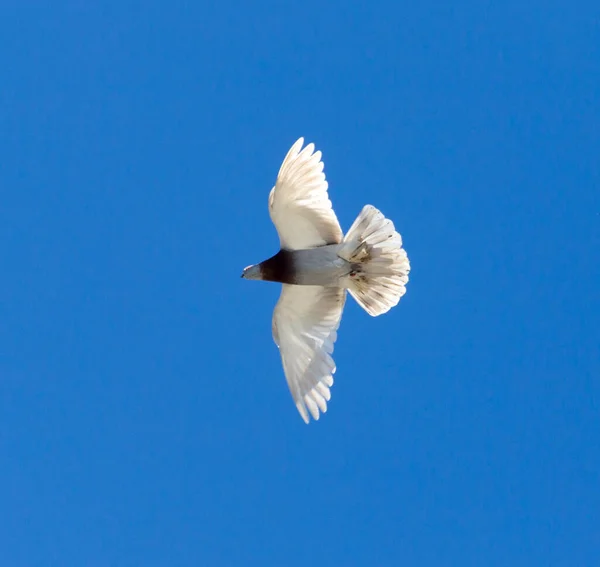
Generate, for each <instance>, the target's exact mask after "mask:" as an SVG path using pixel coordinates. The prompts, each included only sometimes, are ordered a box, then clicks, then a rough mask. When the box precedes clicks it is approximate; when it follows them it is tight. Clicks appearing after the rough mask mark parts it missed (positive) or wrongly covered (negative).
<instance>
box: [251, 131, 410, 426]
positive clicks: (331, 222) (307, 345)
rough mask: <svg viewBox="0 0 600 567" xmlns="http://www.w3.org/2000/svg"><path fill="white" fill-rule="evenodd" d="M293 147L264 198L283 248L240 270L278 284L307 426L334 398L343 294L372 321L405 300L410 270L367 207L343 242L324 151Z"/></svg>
mask: <svg viewBox="0 0 600 567" xmlns="http://www.w3.org/2000/svg"><path fill="white" fill-rule="evenodd" d="M303 143H304V140H303V138H300V139H299V140H298V141H297V142H296V143H295V144H294V145H293V146H292V147H291V149H290V151H289V152H288V154H287V155H286V157H285V159H284V160H283V164H282V165H281V168H280V170H279V174H278V176H277V181H276V183H275V187H273V189H272V190H271V193H270V195H269V212H270V215H271V219H272V221H273V224H274V225H275V227H276V229H277V232H278V234H279V240H280V245H281V250H280V252H279V253H278V254H276V255H275V256H274V257H272V258H270V259H268V260H265V261H264V262H261V263H260V264H257V265H255V266H250V267H248V268H246V269H245V270H244V273H243V274H242V277H245V278H246V279H263V280H268V281H278V282H282V283H283V286H282V290H281V296H280V298H279V301H278V303H277V306H276V307H275V311H274V313H273V339H274V341H275V343H276V344H277V346H278V347H279V350H280V354H281V360H282V363H283V369H284V372H285V376H286V379H287V383H288V386H289V388H290V392H291V393H292V397H293V399H294V402H295V404H296V407H297V408H298V411H299V412H300V415H301V416H302V418H303V419H304V421H305V422H306V423H308V421H309V415H310V416H312V417H313V419H319V415H320V413H324V412H325V411H327V402H328V401H329V400H330V398H331V392H330V388H331V386H332V385H333V374H334V373H335V368H336V367H335V363H334V361H333V358H332V356H331V355H332V353H333V348H334V343H335V341H336V338H337V329H338V327H339V325H340V321H341V318H342V311H343V309H344V303H345V301H346V290H348V291H349V292H350V294H351V295H352V296H353V297H354V298H355V299H356V301H357V302H358V303H359V305H360V306H361V307H363V308H364V309H365V310H366V311H367V312H368V313H369V314H370V315H372V316H377V315H381V314H382V313H385V312H387V311H388V310H389V309H390V308H391V307H393V306H395V305H396V304H397V303H398V301H399V300H400V298H401V297H402V296H403V295H404V293H405V291H406V288H405V285H406V283H407V282H408V273H409V271H410V264H409V261H408V257H407V255H406V252H405V251H404V249H403V248H402V239H401V237H400V234H398V232H396V230H395V228H394V224H393V223H392V221H390V220H389V219H386V218H385V217H384V216H383V214H381V213H380V212H379V211H378V210H377V209H376V208H375V207H373V206H371V205H366V206H365V207H364V208H363V210H362V211H361V213H360V214H359V216H358V218H357V219H356V220H355V222H354V224H353V225H352V226H351V227H350V230H349V231H348V233H347V234H346V236H345V237H344V236H343V233H342V230H341V228H340V225H339V222H338V220H337V217H336V215H335V213H334V212H333V209H332V206H331V201H330V200H329V196H328V193H327V188H328V185H327V181H326V180H325V174H324V173H323V162H322V161H321V152H315V151H314V145H313V144H308V145H307V146H306V147H305V148H304V149H302V145H303Z"/></svg>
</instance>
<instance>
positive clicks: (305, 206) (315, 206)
mask: <svg viewBox="0 0 600 567" xmlns="http://www.w3.org/2000/svg"><path fill="white" fill-rule="evenodd" d="M303 143H304V138H300V139H299V140H298V141H297V142H296V143H295V144H294V145H293V146H292V147H291V149H290V151H289V152H288V154H287V155H286V156H285V159H284V160H283V163H282V164H281V168H280V169H279V174H278V175H277V181H276V183H275V187H273V189H272V190H271V193H270V195H269V213H270V215H271V220H272V221H273V224H274V225H275V228H276V229H277V233H278V234H279V241H280V243H281V247H282V248H285V249H286V250H299V249H302V248H316V247H317V246H323V245H325V244H339V243H340V242H341V241H342V238H343V234H342V229H341V228H340V223H339V222H338V220H337V217H336V216H335V213H334V212H333V209H332V208H331V201H330V200H329V196H328V195H327V181H325V174H324V173H323V167H324V166H323V162H322V161H321V152H315V153H314V154H313V152H314V149H315V146H314V144H308V146H306V147H305V148H304V149H303V150H302V151H300V150H301V148H302V144H303Z"/></svg>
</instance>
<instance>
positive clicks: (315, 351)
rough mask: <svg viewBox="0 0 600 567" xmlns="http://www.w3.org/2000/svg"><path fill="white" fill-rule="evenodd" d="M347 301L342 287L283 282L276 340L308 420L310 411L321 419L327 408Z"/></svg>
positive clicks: (275, 323) (298, 403)
mask: <svg viewBox="0 0 600 567" xmlns="http://www.w3.org/2000/svg"><path fill="white" fill-rule="evenodd" d="M345 301H346V290H345V289H343V288H331V287H321V286H300V285H287V284H283V286H282V289H281V296H280V297H279V302H278V303H277V306H276V307H275V311H274V312H273V340H274V341H275V344H276V345H277V346H278V347H279V351H280V353H281V361H282V362H283V370H284V372H285V376H286V378H287V383H288V386H289V388H290V391H291V393H292V397H293V398H294V402H295V403H296V407H297V408H298V411H299V412H300V415H301V416H302V419H304V421H305V422H306V423H308V420H309V417H308V414H309V412H310V414H311V415H312V417H313V418H314V419H319V411H321V412H326V411H327V402H328V401H329V399H330V398H331V393H330V392H329V388H330V387H331V386H332V385H333V374H334V372H335V362H334V361H333V359H332V358H331V354H332V353H333V345H334V343H335V340H336V338H337V329H338V327H339V325H340V320H341V318H342V311H343V309H344V302H345ZM307 410H308V411H307Z"/></svg>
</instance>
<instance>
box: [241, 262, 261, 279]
mask: <svg viewBox="0 0 600 567" xmlns="http://www.w3.org/2000/svg"><path fill="white" fill-rule="evenodd" d="M242 277H243V278H244V279H246V280H260V279H261V278H260V266H259V265H258V264H257V265H256V266H248V267H247V268H244V271H243V272H242Z"/></svg>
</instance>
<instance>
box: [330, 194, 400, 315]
mask: <svg viewBox="0 0 600 567" xmlns="http://www.w3.org/2000/svg"><path fill="white" fill-rule="evenodd" d="M338 254H339V256H340V257H342V258H344V259H345V260H347V261H348V262H350V263H351V264H352V271H351V272H350V274H349V275H348V276H347V278H346V286H347V288H348V291H349V292H350V294H351V295H352V297H354V299H355V300H356V301H357V302H358V304H359V305H360V306H361V307H362V308H363V309H364V310H365V311H366V312H367V313H368V314H369V315H372V316H373V317H376V316H377V315H382V314H383V313H386V312H387V311H389V310H390V309H391V308H392V307H394V306H395V305H397V304H398V301H400V298H401V297H402V296H403V295H404V293H405V292H406V287H405V286H406V283H407V282H408V273H409V271H410V263H409V261H408V256H407V255H406V251H405V250H404V249H403V248H402V237H401V236H400V234H398V233H397V232H396V230H395V228H394V223H393V222H392V221H391V220H389V219H386V218H385V217H384V216H383V214H382V213H381V212H379V211H378V210H377V209H376V208H375V207H373V206H372V205H365V206H364V207H363V210H362V211H361V212H360V214H359V215H358V217H357V218H356V220H355V221H354V224H353V225H352V226H351V227H350V230H348V233H347V234H346V236H345V237H344V240H343V242H342V247H341V249H340V251H339V252H338Z"/></svg>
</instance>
